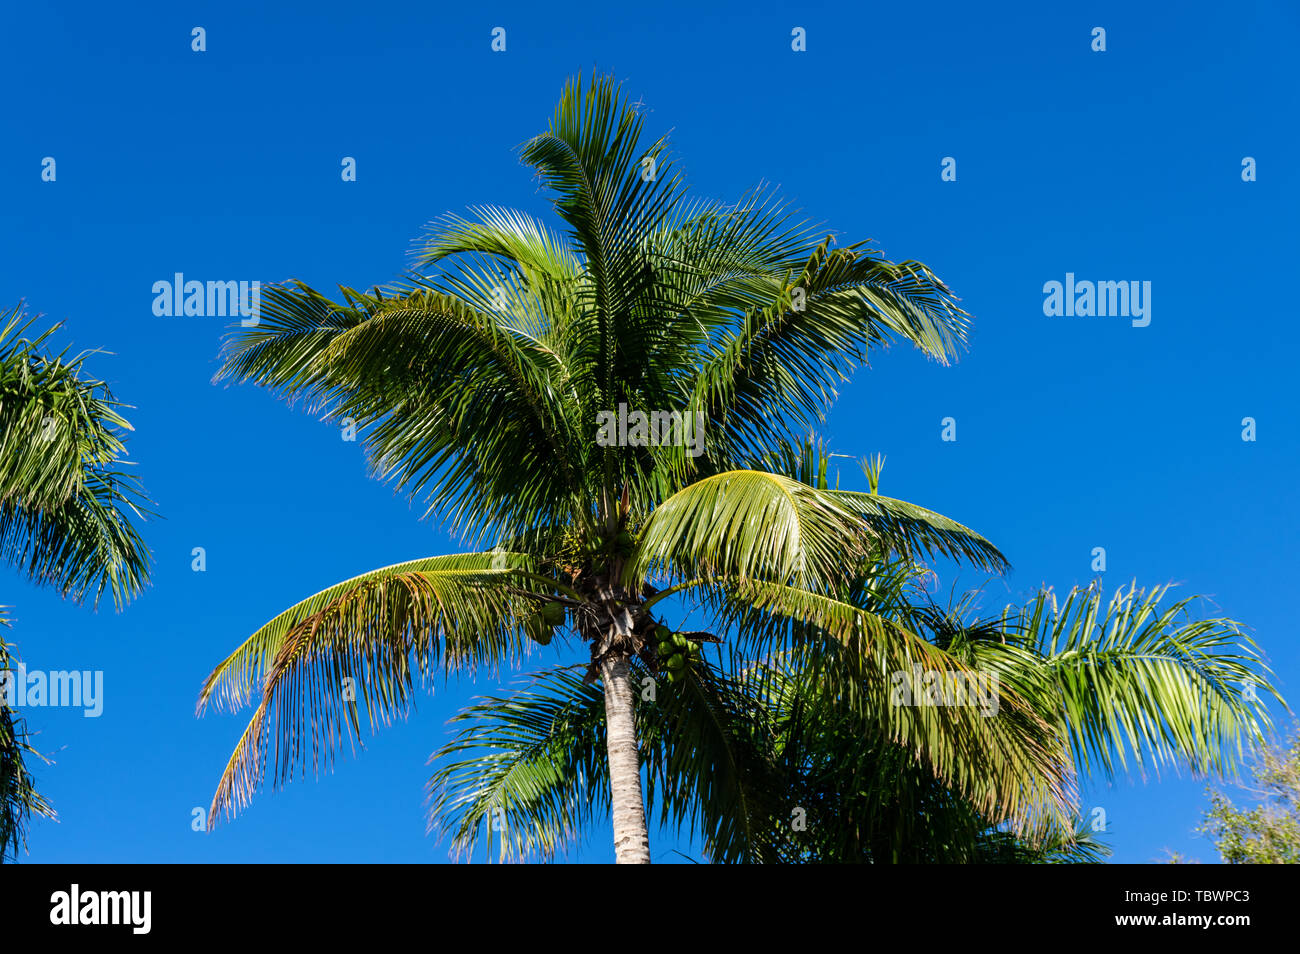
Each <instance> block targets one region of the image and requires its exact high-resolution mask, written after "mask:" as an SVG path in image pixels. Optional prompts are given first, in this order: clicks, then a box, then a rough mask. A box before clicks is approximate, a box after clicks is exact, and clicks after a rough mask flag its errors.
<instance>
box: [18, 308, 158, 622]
mask: <svg viewBox="0 0 1300 954" xmlns="http://www.w3.org/2000/svg"><path fill="white" fill-rule="evenodd" d="M34 320H35V318H28V317H26V316H25V314H24V312H23V309H22V306H21V305H20V306H18V307H16V308H14V309H12V310H11V311H10V312H9V313H8V314H7V315H5V316H3V317H2V318H0V559H3V560H5V561H6V562H8V563H10V564H12V565H14V566H16V567H18V568H19V569H20V570H22V571H23V572H24V573H26V574H27V575H28V577H30V578H31V579H32V580H33V581H34V582H36V583H38V584H42V585H48V586H52V587H54V588H55V589H57V590H59V591H60V593H62V595H64V596H70V597H72V598H73V599H74V600H76V601H78V602H80V601H82V600H85V599H90V601H91V602H92V603H94V604H98V602H99V599H100V597H102V596H103V594H104V591H105V590H108V591H109V592H110V593H111V595H112V597H113V602H114V603H115V604H116V605H117V606H119V607H120V606H122V605H123V604H124V603H125V602H126V601H128V600H130V599H131V598H133V597H134V596H135V595H137V594H138V593H139V591H140V590H141V588H142V587H143V586H144V584H145V582H146V580H147V578H148V566H149V554H148V549H147V548H146V546H145V544H144V541H143V539H142V538H141V536H140V534H139V532H138V530H137V529H136V527H135V524H134V523H133V520H143V519H145V517H146V515H147V511H146V509H145V507H146V501H145V498H144V496H143V494H142V493H141V491H140V488H139V484H138V481H137V480H136V478H135V477H134V475H132V474H130V473H129V472H128V471H126V470H125V469H123V466H122V460H121V459H122V458H123V457H124V456H125V455H126V446H125V444H124V442H123V438H122V432H123V431H126V430H130V429H131V426H130V424H128V423H127V421H126V419H125V418H123V417H122V415H121V413H120V408H121V407H122V406H123V405H121V404H119V403H118V402H116V401H114V400H113V397H112V394H111V393H110V392H109V389H108V386H107V385H106V384H105V383H104V382H102V381H98V380H95V379H93V378H90V377H88V376H87V375H86V374H85V371H84V367H83V363H84V360H85V358H86V357H87V353H82V354H79V355H76V356H73V357H68V355H67V354H66V352H65V353H63V354H59V355H52V354H50V353H49V352H47V351H46V350H45V344H46V342H47V341H48V339H49V337H50V336H51V335H52V334H53V333H54V331H55V330H56V329H57V327H58V326H55V327H54V328H50V329H49V330H48V331H46V332H44V333H43V334H40V335H38V336H36V337H35V338H31V339H29V338H25V337H23V335H24V334H25V332H26V331H27V330H28V329H29V328H30V326H31V324H32V322H33V321H34Z"/></svg>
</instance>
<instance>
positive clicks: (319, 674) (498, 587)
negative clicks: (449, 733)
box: [198, 553, 550, 823]
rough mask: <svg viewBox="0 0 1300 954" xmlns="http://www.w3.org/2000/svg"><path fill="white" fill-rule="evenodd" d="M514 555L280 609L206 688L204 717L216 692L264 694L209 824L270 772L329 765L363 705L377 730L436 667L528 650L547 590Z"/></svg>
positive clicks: (410, 565)
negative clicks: (531, 627)
mask: <svg viewBox="0 0 1300 954" xmlns="http://www.w3.org/2000/svg"><path fill="white" fill-rule="evenodd" d="M527 566H528V561H527V559H526V558H521V557H519V556H518V555H516V554H508V553H478V554H456V555H452V556H443V557H431V558H427V559H424V560H414V561H409V562H406V563H399V564H396V565H394V566H391V567H385V568H383V569H380V570H374V571H372V572H370V573H365V574H362V575H361V576H358V577H354V578H353V579H351V580H347V581H345V582H343V583H339V584H336V585H335V586H332V587H330V588H328V589H326V590H323V591H321V592H320V593H317V594H316V595H315V596H312V597H310V598H308V599H306V600H304V601H302V602H301V603H298V604H297V605H295V606H293V607H291V608H290V609H288V610H286V611H284V612H283V613H281V614H279V615H278V616H276V617H275V618H274V619H273V620H271V621H270V622H269V623H267V624H266V625H265V626H263V627H262V628H261V629H259V630H258V631H257V632H255V633H254V634H253V635H252V636H251V637H249V639H248V640H246V641H245V643H244V644H243V645H242V646H241V647H240V648H239V649H237V650H236V651H235V652H234V653H232V654H231V655H230V656H229V657H227V658H226V660H225V661H224V662H222V664H221V665H220V666H218V667H217V668H216V669H215V670H214V671H213V672H212V674H211V675H209V677H208V679H207V681H206V682H205V683H204V686H203V689H202V692H201V694H200V697H199V704H198V709H199V711H200V713H201V712H202V711H203V710H204V708H205V707H206V706H207V704H208V703H209V701H211V700H213V699H214V698H215V699H216V700H217V701H218V702H219V703H221V704H224V705H225V706H228V707H230V708H232V709H233V708H236V707H239V706H242V705H244V704H246V703H248V702H250V701H251V696H252V694H253V691H254V686H256V685H257V683H258V681H259V680H260V682H261V687H260V688H261V700H260V702H259V704H258V706H257V709H256V711H255V712H254V713H253V716H252V718H251V720H250V721H249V724H248V727H247V728H246V730H245V731H244V734H243V736H242V737H241V739H240V741H239V744H238V745H237V746H236V748H235V751H234V753H233V754H232V756H231V758H230V761H229V763H228V764H227V766H226V770H225V772H224V773H223V775H222V778H221V782H220V783H219V785H218V787H217V792H216V794H215V796H214V797H213V803H212V812H211V814H210V818H211V819H212V822H211V823H215V820H216V818H217V816H218V815H219V814H220V813H221V812H226V813H228V814H233V813H234V812H236V811H238V810H239V809H240V808H241V807H242V806H243V805H244V804H246V802H247V801H248V799H249V798H250V797H251V795H252V793H253V792H254V791H256V789H257V788H258V787H259V786H260V785H261V784H262V780H263V778H264V777H265V776H266V775H267V774H268V772H267V765H266V762H267V757H268V753H270V752H271V751H272V750H273V751H274V763H273V765H272V768H271V770H270V772H269V774H270V776H271V778H272V779H273V780H274V782H275V783H276V784H277V785H279V784H283V783H284V782H286V781H288V780H289V779H290V778H291V777H292V776H293V775H294V774H295V772H299V773H303V774H305V772H306V767H307V763H308V762H310V764H311V768H312V770H313V772H320V771H322V770H325V771H327V770H328V769H329V767H330V765H331V763H332V760H333V758H334V757H335V753H336V751H337V750H338V748H339V747H340V746H341V745H342V744H343V743H344V742H345V741H352V740H354V739H355V738H357V737H359V735H360V731H361V730H360V720H359V717H358V705H357V702H358V700H360V702H361V703H362V705H364V707H365V710H366V714H367V718H368V721H369V723H370V726H371V728H372V730H373V729H374V728H376V727H377V726H378V725H380V724H383V725H387V724H389V723H391V721H392V720H393V718H394V717H396V716H398V715H401V714H403V713H404V712H406V711H407V709H408V707H409V705H410V702H411V697H412V693H413V691H414V690H415V689H416V687H417V685H419V686H424V687H428V686H430V685H431V683H432V680H433V679H434V678H435V677H436V676H437V675H439V674H446V673H451V672H473V671H475V670H477V669H479V668H484V669H486V670H488V671H495V670H496V669H497V668H498V667H499V666H501V665H502V664H504V663H508V662H512V661H514V660H516V659H519V658H521V657H522V655H523V653H524V646H525V638H526V635H525V634H526V630H527V627H528V625H529V623H530V621H531V619H532V617H533V615H534V613H535V610H536V608H537V605H538V602H539V601H540V600H539V598H534V597H530V596H529V595H528V594H529V592H536V593H538V594H539V597H540V596H541V595H550V592H549V591H548V590H547V589H546V588H545V587H543V588H542V589H540V590H536V589H532V590H530V589H527V588H526V587H525V584H528V583H531V582H532V580H531V579H530V578H529V577H527V576H525V575H524V572H523V571H525V570H526V567H527Z"/></svg>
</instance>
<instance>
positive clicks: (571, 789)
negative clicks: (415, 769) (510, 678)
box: [428, 666, 609, 861]
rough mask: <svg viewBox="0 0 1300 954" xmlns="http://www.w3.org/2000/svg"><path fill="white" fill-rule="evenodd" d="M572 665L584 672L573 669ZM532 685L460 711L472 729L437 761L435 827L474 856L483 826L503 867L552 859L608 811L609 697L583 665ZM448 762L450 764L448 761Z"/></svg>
mask: <svg viewBox="0 0 1300 954" xmlns="http://www.w3.org/2000/svg"><path fill="white" fill-rule="evenodd" d="M575 669H576V670H577V671H576V672H575ZM529 682H530V685H529V687H528V688H526V689H523V690H521V691H519V692H516V693H514V694H513V695H511V696H508V697H497V696H489V697H486V698H484V699H482V700H481V701H479V702H478V703H475V704H474V705H472V706H469V707H467V708H466V709H464V710H462V711H461V712H460V713H458V714H457V715H456V716H455V717H453V719H452V723H453V724H459V723H468V725H466V726H465V727H464V728H463V729H461V731H460V732H458V733H457V735H456V737H455V739H454V740H453V741H451V742H449V743H447V744H446V745H444V746H442V747H440V748H439V749H438V751H437V752H435V753H434V754H433V756H431V758H430V762H434V763H442V764H441V767H439V768H438V769H437V771H436V772H434V774H433V776H432V777H431V778H430V780H429V786H428V790H429V797H430V813H429V818H430V823H429V826H430V829H431V830H434V831H437V832H439V833H441V834H449V835H450V837H451V847H452V851H453V852H455V853H456V854H458V855H465V856H469V855H471V854H472V853H473V851H474V849H475V847H476V845H477V844H478V843H479V839H480V826H482V825H484V823H485V822H486V823H487V825H488V826H490V829H489V830H490V831H492V834H491V835H490V836H489V835H488V834H487V833H486V832H484V833H483V835H482V837H492V838H493V840H494V841H496V843H497V855H498V858H499V859H500V860H501V861H510V860H523V859H525V858H528V857H534V856H535V857H540V858H542V859H549V858H552V857H554V856H555V855H556V854H557V853H559V852H561V851H563V850H565V849H567V848H571V847H573V846H574V845H576V844H577V842H578V840H579V838H580V837H581V834H582V832H583V831H584V829H585V828H586V827H587V825H588V824H589V823H590V821H591V820H592V818H593V817H595V816H597V815H599V814H601V813H602V812H604V811H607V810H608V806H609V784H608V783H609V770H608V766H607V765H606V763H605V760H604V758H603V757H602V754H603V752H604V737H605V697H604V693H603V692H602V691H601V689H600V688H599V687H596V686H593V685H591V684H589V683H587V682H586V681H585V680H583V678H582V677H581V668H580V667H571V666H570V667H560V668H557V669H550V670H546V671H544V672H541V673H536V674H533V675H532V676H531V677H530V679H529ZM448 760H450V761H448Z"/></svg>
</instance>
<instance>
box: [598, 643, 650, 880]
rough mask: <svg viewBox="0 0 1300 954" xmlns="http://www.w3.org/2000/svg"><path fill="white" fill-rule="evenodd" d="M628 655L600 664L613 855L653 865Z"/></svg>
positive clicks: (619, 859)
mask: <svg viewBox="0 0 1300 954" xmlns="http://www.w3.org/2000/svg"><path fill="white" fill-rule="evenodd" d="M629 670H630V667H629V665H628V660H627V657H625V656H619V657H606V658H605V660H604V661H603V662H602V663H601V665H600V672H601V681H602V682H603V683H604V686H605V736H606V739H605V740H606V744H607V746H608V749H609V786H610V803H611V806H612V808H613V812H612V814H613V816H614V856H615V858H616V859H617V863H618V864H620V865H648V864H650V834H649V832H648V831H647V830H646V822H645V802H644V801H643V800H642V798H641V760H640V758H639V756H638V755H637V747H636V723H635V721H634V719H633V697H632V680H631V679H630V678H629Z"/></svg>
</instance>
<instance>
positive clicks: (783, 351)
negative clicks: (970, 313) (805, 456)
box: [690, 239, 967, 460]
mask: <svg viewBox="0 0 1300 954" xmlns="http://www.w3.org/2000/svg"><path fill="white" fill-rule="evenodd" d="M829 244H830V239H827V240H825V241H823V242H822V243H821V245H819V246H817V247H816V248H814V249H809V250H808V255H807V260H806V261H805V262H804V263H803V264H802V267H801V268H797V269H792V270H790V271H788V272H787V273H785V274H784V275H773V276H771V278H770V282H771V288H770V297H769V298H768V301H767V302H766V303H765V304H764V305H763V306H762V307H757V308H752V309H750V310H749V311H747V312H746V313H745V314H744V315H743V317H742V318H741V320H740V321H739V322H738V323H737V324H736V326H735V327H734V328H733V329H732V331H731V333H730V335H729V336H727V337H725V338H724V339H721V340H716V341H715V342H713V343H712V346H711V349H710V353H709V354H708V355H706V356H705V359H704V360H703V361H702V362H701V364H700V366H699V368H698V370H697V371H696V373H695V374H694V378H693V381H692V383H691V384H690V394H691V399H690V405H691V407H692V409H699V410H702V411H704V412H705V413H706V414H707V419H708V421H709V423H710V428H709V431H708V433H709V436H710V439H711V444H710V454H711V455H713V456H716V457H717V458H718V459H721V460H735V459H754V458H761V457H763V456H765V455H767V454H769V453H771V452H772V451H774V450H775V449H777V448H778V447H779V446H780V444H782V443H783V442H788V441H790V440H791V439H792V438H793V436H794V435H796V434H799V433H806V432H807V431H808V430H809V429H811V428H814V427H816V426H817V425H819V424H820V423H822V421H823V420H824V415H825V412H826V410H827V408H828V407H829V406H830V404H831V402H832V401H833V400H834V398H835V397H836V395H837V393H838V388H839V386H840V385H841V384H842V383H843V382H845V381H847V380H848V378H849V375H850V374H851V372H852V371H853V370H854V368H856V367H857V366H858V365H861V364H864V363H866V361H867V356H868V351H869V349H870V348H872V347H879V346H882V345H886V344H888V343H889V342H890V341H891V340H894V339H896V338H897V339H902V340H905V341H911V342H912V343H913V344H914V345H915V346H916V347H918V348H919V349H921V350H922V351H923V352H925V353H926V354H927V355H929V356H930V357H933V358H935V359H936V360H939V361H941V362H943V363H947V362H948V361H949V360H951V359H952V358H954V357H955V355H956V350H957V348H958V347H959V346H960V345H961V344H962V343H963V342H964V340H965V326H966V318H967V316H966V313H965V312H963V311H962V310H961V309H960V308H958V307H957V306H956V304H955V300H954V299H953V297H952V295H951V293H950V292H949V291H948V289H947V287H946V286H944V284H943V283H942V282H941V281H939V279H937V278H936V277H935V276H934V275H933V274H932V273H931V272H930V271H929V270H928V269H927V268H926V267H925V266H924V265H921V264H920V263H918V262H903V263H901V264H895V263H893V262H889V261H887V260H885V259H883V258H881V257H878V255H877V254H876V253H874V252H872V251H870V250H869V249H865V248H864V247H863V246H862V245H861V244H858V245H851V246H848V247H847V248H843V249H836V250H833V251H832V250H831V249H830V247H829Z"/></svg>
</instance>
